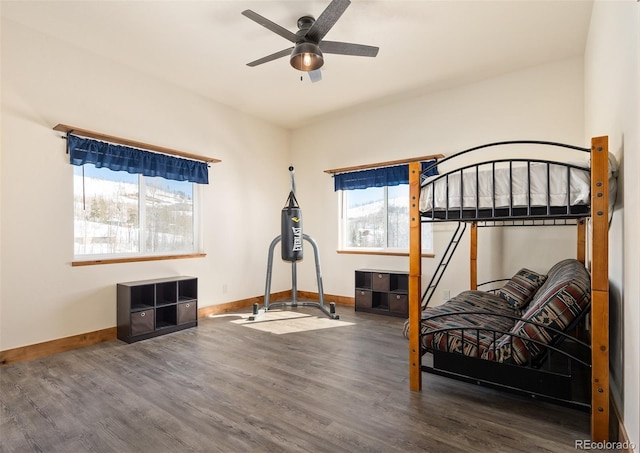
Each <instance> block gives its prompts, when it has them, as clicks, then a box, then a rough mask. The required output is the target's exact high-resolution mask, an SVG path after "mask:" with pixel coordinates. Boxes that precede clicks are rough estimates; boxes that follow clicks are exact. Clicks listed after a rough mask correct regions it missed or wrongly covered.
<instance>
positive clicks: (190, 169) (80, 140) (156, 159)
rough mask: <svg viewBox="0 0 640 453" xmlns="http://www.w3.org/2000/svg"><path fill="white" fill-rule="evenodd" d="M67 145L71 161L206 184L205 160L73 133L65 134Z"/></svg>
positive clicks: (207, 180)
mask: <svg viewBox="0 0 640 453" xmlns="http://www.w3.org/2000/svg"><path fill="white" fill-rule="evenodd" d="M67 147H68V148H67V149H68V150H69V158H70V162H71V164H72V165H84V164H94V165H95V166H96V167H98V168H101V167H104V168H108V169H109V170H113V171H126V172H128V173H133V174H141V175H144V176H162V177H163V178H165V179H171V180H174V181H191V182H195V183H198V184H209V167H208V165H207V163H206V162H201V161H197V160H190V159H183V158H181V157H175V156H168V155H166V154H160V153H154V152H150V151H143V150H140V149H136V148H130V147H128V146H122V145H114V144H112V143H107V142H101V141H98V140H93V139H89V138H84V137H78V136H76V135H71V134H69V135H67Z"/></svg>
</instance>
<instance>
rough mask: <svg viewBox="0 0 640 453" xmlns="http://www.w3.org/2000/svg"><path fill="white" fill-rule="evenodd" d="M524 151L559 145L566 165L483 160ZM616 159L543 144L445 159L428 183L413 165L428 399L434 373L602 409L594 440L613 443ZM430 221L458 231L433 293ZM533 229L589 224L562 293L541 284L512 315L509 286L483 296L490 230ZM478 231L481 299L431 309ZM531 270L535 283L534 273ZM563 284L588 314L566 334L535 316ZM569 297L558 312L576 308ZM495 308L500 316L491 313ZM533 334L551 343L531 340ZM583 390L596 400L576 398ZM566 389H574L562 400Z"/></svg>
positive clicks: (417, 315)
mask: <svg viewBox="0 0 640 453" xmlns="http://www.w3.org/2000/svg"><path fill="white" fill-rule="evenodd" d="M514 147H517V148H526V149H527V150H534V151H535V150H539V149H540V147H545V148H549V147H550V149H552V150H553V156H554V160H553V161H551V160H546V159H539V158H520V157H516V158H499V159H494V160H482V159H481V158H480V159H478V158H475V156H482V155H485V154H486V151H487V150H488V149H492V150H498V152H497V153H494V155H496V154H498V155H504V152H503V151H500V150H507V152H508V153H511V150H512V149H514ZM575 151H578V152H585V153H590V156H589V159H588V160H587V159H582V161H575V160H573V161H572V160H570V159H568V158H567V157H566V156H567V155H568V154H570V153H571V154H570V156H575V154H576V153H575ZM547 154H550V153H547ZM529 155H530V154H529ZM539 155H540V154H538V156H539ZM555 156H559V158H558V159H556V158H555ZM610 159H611V155H610V154H609V151H608V138H607V137H606V136H604V137H595V138H592V140H591V148H583V147H579V146H573V145H566V144H562V143H556V142H548V141H532V140H524V141H505V142H498V143H491V144H487V145H482V146H477V147H474V148H470V149H467V150H464V151H462V152H459V153H456V154H454V155H451V156H448V157H446V158H444V159H441V160H440V161H439V162H437V163H436V164H434V165H438V169H439V170H443V169H444V171H442V173H441V174H439V175H437V176H432V177H430V178H427V177H426V176H424V175H426V172H427V171H429V170H433V169H431V168H426V169H425V170H424V172H423V171H422V170H421V166H420V163H419V162H415V163H411V164H410V165H409V185H410V204H409V206H410V239H409V241H410V252H409V319H408V320H407V322H406V324H405V330H404V333H405V336H406V337H407V338H408V340H409V385H410V389H411V390H413V391H421V390H422V372H423V371H426V372H431V373H436V374H442V375H445V376H449V377H453V378H456V379H462V380H467V381H470V382H474V383H478V384H483V385H488V386H491V387H496V388H500V389H505V390H509V391H515V392H518V393H524V394H528V395H531V396H533V397H536V398H541V399H546V400H550V401H553V402H560V403H562V404H566V405H569V406H572V407H579V408H583V409H585V410H590V411H591V436H592V439H593V440H594V441H605V440H608V438H609V338H608V335H609V321H608V316H609V279H608V226H609V220H610V217H609V212H610V211H612V204H611V203H612V201H614V200H615V175H614V172H613V171H610V168H611V170H615V161H611V163H610ZM447 162H448V163H447ZM456 162H463V163H462V164H457V163H456ZM469 162H471V163H469ZM445 163H446V165H445ZM448 168H453V169H452V170H448ZM422 222H434V223H436V222H455V223H457V228H456V229H455V231H454V233H453V237H452V239H451V242H450V243H449V245H448V246H447V248H446V250H445V251H444V253H443V254H442V258H441V261H440V263H439V265H438V266H437V268H436V270H435V272H434V274H433V275H432V276H431V280H430V282H429V284H428V287H427V288H426V290H425V291H424V293H423V291H422V283H421V281H422V268H421V266H422V262H421V259H422V255H421V250H422V247H421V223H422ZM521 225H531V226H556V225H577V252H576V259H575V260H565V261H564V262H562V263H558V264H557V265H556V266H554V267H553V268H552V269H550V270H549V272H548V275H549V279H553V280H554V281H553V283H551V282H549V281H547V282H546V283H545V282H544V280H545V279H546V278H547V276H546V275H541V278H540V280H541V281H540V285H538V286H537V287H536V288H534V289H533V290H532V291H531V294H530V295H529V296H530V297H529V300H528V301H526V302H527V303H530V304H533V305H536V304H538V306H537V307H536V306H531V305H526V304H524V303H523V305H522V306H519V307H515V308H514V307H513V306H509V304H508V303H504V302H505V299H509V298H508V297H505V294H504V293H503V294H502V297H500V295H499V294H498V295H496V293H499V292H500V289H501V288H500V287H499V286H496V287H495V288H493V289H490V290H487V291H478V289H479V287H480V286H482V284H480V285H479V284H478V281H477V244H478V240H477V235H478V227H482V226H500V227H509V226H521ZM467 226H470V241H469V242H470V290H469V291H467V292H463V293H461V294H460V295H458V296H456V297H454V298H452V299H451V300H450V301H449V302H447V303H446V304H444V305H446V306H447V307H445V308H443V306H438V307H428V304H429V301H430V300H431V298H432V296H433V294H434V292H435V288H436V287H437V285H438V283H439V281H440V278H441V277H442V274H443V273H444V271H445V269H446V266H447V264H448V262H449V260H450V259H451V256H452V255H453V253H454V251H455V249H456V247H457V245H458V244H459V243H460V239H461V237H462V235H463V234H464V233H465V231H466V230H467ZM575 263H577V266H576V265H575ZM569 268H570V270H567V269H569ZM580 269H582V270H580ZM585 269H587V270H589V271H590V272H588V273H587V272H585ZM522 271H523V272H524V275H527V276H528V277H530V274H528V273H527V271H528V269H523V270H522ZM529 272H531V271H529ZM571 272H573V273H571ZM534 274H535V273H534ZM560 274H562V275H560ZM582 274H585V275H586V277H585V275H582ZM517 276H518V274H516V276H514V277H513V278H512V280H513V279H514V278H516V277H517ZM558 279H561V280H562V279H564V281H563V282H560V284H563V285H570V286H571V289H570V292H572V294H574V295H575V296H576V298H575V301H574V300H571V301H570V302H571V303H572V304H573V305H572V307H577V308H576V312H575V316H571V319H567V320H566V321H567V322H564V323H560V324H559V325H558V323H554V322H550V321H549V320H548V319H547V317H546V315H545V316H542V317H540V316H538V317H535V316H529V315H532V313H534V312H535V310H536V309H537V308H539V304H540V303H541V302H540V299H541V298H544V296H545V295H546V294H547V292H548V289H549V287H550V286H554V285H555V284H556V283H557V282H556V280H558ZM521 281H522V280H521ZM521 281H520V282H521ZM576 282H580V284H579V285H576ZM489 283H491V284H493V285H494V286H495V285H497V284H499V282H498V281H493V282H489ZM505 286H506V285H505ZM502 288H504V287H502ZM538 288H539V289H538ZM536 291H539V293H536ZM583 293H584V294H583ZM541 294H542V295H541ZM561 299H562V298H560V299H557V298H556V302H558V300H560V302H563V303H566V304H569V301H567V300H564V301H563V300H561ZM565 299H566V298H565ZM511 302H513V301H511ZM574 302H575V303H574ZM488 306H492V307H494V309H492V310H488V309H487V307H488ZM567 306H568V305H567ZM495 307H499V308H495ZM505 307H506V308H505ZM563 308H566V307H564V306H563ZM489 311H492V314H489V313H488V312H489ZM487 320H489V321H487ZM456 323H458V324H457V325H456ZM518 329H519V330H518ZM531 330H535V331H536V332H537V333H538V334H539V335H538V336H537V337H535V336H534V337H532V336H530V335H527V334H526V333H527V332H528V331H531ZM515 342H518V343H519V350H520V352H522V351H525V352H526V354H524V355H522V354H521V356H520V359H519V360H518V354H516V352H517V351H518V348H516V347H514V344H515ZM505 345H506V346H507V347H506V348H505ZM581 349H582V352H580V350H581ZM505 351H506V352H507V353H505ZM585 351H586V352H585ZM558 367H560V368H558ZM589 383H590V384H589ZM580 385H581V386H582V389H583V390H584V391H585V392H586V396H585V392H583V394H582V395H581V394H580V392H579V391H578V392H575V391H574V390H572V388H573V387H575V386H580ZM560 387H562V388H563V389H564V390H563V389H560V390H558V388H560Z"/></svg>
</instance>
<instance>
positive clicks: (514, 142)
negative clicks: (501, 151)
mask: <svg viewBox="0 0 640 453" xmlns="http://www.w3.org/2000/svg"><path fill="white" fill-rule="evenodd" d="M505 145H545V146H556V147H559V148H565V149H572V150H575V151H582V152H585V153H590V152H591V149H590V148H585V147H583V146H576V145H570V144H567V143H560V142H553V141H546V140H504V141H499V142H492V143H486V144H484V145H478V146H474V147H472V148H467V149H465V150H462V151H458V152H457V153H454V154H451V155H450V156H447V157H445V158H443V159H440V160H438V161H436V162H434V163H432V164H431V165H429V166H427V167H425V169H424V170H423V172H422V174H427V172H428V171H429V170H433V169H434V168H436V167H437V166H438V165H440V164H443V163H445V162H447V161H449V160H453V159H456V158H458V157H460V156H463V155H465V154H468V153H471V152H474V151H478V150H480V149H485V148H491V147H494V146H495V147H498V146H505Z"/></svg>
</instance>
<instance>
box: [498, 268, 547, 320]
mask: <svg viewBox="0 0 640 453" xmlns="http://www.w3.org/2000/svg"><path fill="white" fill-rule="evenodd" d="M546 279H547V276H546V275H543V274H538V273H537V272H533V271H531V270H529V269H525V268H522V269H520V270H519V271H518V272H517V273H516V275H514V276H513V277H511V279H510V280H509V281H508V282H507V284H506V285H504V286H503V287H502V288H500V289H499V290H498V291H496V294H497V295H498V296H500V297H502V298H503V299H504V300H506V301H507V302H508V303H509V305H511V306H512V307H513V308H514V309H515V310H521V309H522V308H524V307H526V306H527V304H528V303H529V302H531V299H532V298H533V296H534V294H535V293H536V291H538V288H540V287H541V286H542V284H543V283H544V281H545V280H546Z"/></svg>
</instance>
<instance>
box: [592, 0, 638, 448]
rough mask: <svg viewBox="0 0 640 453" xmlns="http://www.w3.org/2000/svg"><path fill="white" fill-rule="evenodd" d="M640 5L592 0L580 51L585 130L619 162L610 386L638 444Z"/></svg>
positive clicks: (612, 230)
mask: <svg viewBox="0 0 640 453" xmlns="http://www.w3.org/2000/svg"><path fill="white" fill-rule="evenodd" d="M639 52H640V5H639V4H638V3H637V2H635V1H633V0H623V1H615V2H612V1H596V2H595V3H594V7H593V13H592V16H591V26H590V29H589V38H588V41H587V46H586V52H585V134H586V135H587V136H589V135H608V136H609V150H610V151H611V152H612V153H614V154H615V155H616V157H617V158H618V160H619V162H620V166H621V170H620V175H619V177H618V184H619V186H620V188H621V190H620V192H619V194H618V200H617V203H616V209H615V213H614V218H613V221H612V223H611V226H610V229H609V238H610V249H609V256H610V260H609V263H610V268H609V275H610V290H611V387H612V393H613V397H614V400H615V401H616V405H617V406H618V408H619V409H620V411H621V412H622V416H623V419H624V424H625V427H626V429H627V432H628V435H629V438H630V440H631V441H632V442H634V443H635V445H636V450H635V451H639V450H638V448H640V329H639V328H638V326H639V325H640V306H639V305H638V301H639V300H640V283H639V278H638V277H639V276H640V239H639V234H638V232H639V231H640V206H639V204H638V200H640V183H639V180H638V173H639V170H640V136H639V134H638V128H639V125H640V113H639V111H640V89H639V87H638V85H639V84H640V82H639V80H640V68H639V65H640V57H639Z"/></svg>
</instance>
